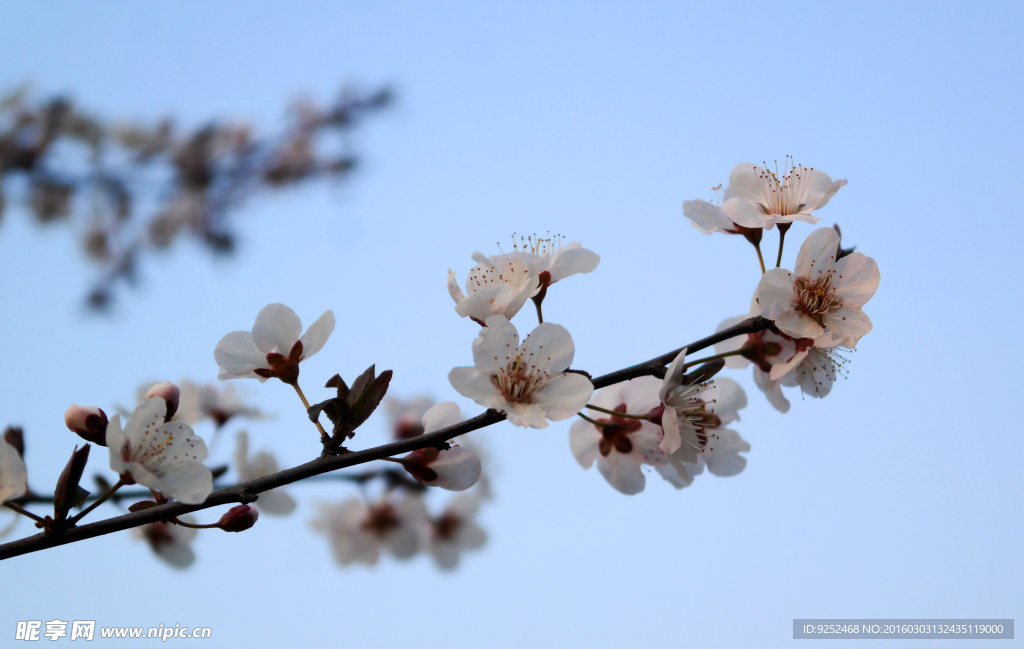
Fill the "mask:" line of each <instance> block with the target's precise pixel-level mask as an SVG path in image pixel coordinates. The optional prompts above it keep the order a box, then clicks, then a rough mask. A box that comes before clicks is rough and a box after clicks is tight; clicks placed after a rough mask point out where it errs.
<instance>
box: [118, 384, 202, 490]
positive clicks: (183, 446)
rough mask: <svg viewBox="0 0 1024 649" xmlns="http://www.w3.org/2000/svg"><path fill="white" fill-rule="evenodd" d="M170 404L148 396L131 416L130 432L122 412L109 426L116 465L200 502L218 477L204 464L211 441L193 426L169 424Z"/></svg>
mask: <svg viewBox="0 0 1024 649" xmlns="http://www.w3.org/2000/svg"><path fill="white" fill-rule="evenodd" d="M166 414H167V403H166V402H165V401H164V400H163V399H161V398H160V397H153V398H151V399H146V400H145V401H144V402H142V403H141V404H140V405H139V406H138V407H137V408H136V409H135V412H133V413H132V414H131V416H130V417H129V418H128V422H127V423H126V424H125V427H124V430H122V429H121V415H120V414H117V415H114V418H113V419H111V420H110V423H109V424H107V447H108V449H109V451H110V468H111V470H113V471H114V472H115V473H117V474H118V475H120V476H122V477H123V478H124V477H129V478H130V479H131V480H134V481H135V482H137V483H139V484H141V485H143V486H145V487H149V488H150V489H153V490H155V491H158V492H160V493H161V494H163V495H164V496H167V497H170V498H176V499H177V500H179V501H181V502H183V503H189V504H199V503H202V502H203V501H204V500H206V497H207V496H209V495H210V492H211V491H213V476H212V475H211V474H210V470H209V469H208V468H206V467H205V466H204V465H203V460H205V459H206V454H207V450H206V444H205V443H204V442H203V440H202V438H201V437H199V436H198V435H196V434H195V433H193V432H192V429H191V428H189V426H188V425H187V424H183V423H181V422H176V421H172V422H165V421H164V418H165V416H166Z"/></svg>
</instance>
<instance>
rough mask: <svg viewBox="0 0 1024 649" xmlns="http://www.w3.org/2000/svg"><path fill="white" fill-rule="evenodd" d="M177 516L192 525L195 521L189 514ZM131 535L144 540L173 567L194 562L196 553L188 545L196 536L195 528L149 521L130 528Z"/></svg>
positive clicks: (184, 565) (186, 566) (181, 567)
mask: <svg viewBox="0 0 1024 649" xmlns="http://www.w3.org/2000/svg"><path fill="white" fill-rule="evenodd" d="M179 518H180V519H181V520H182V521H184V522H186V523H190V524H192V525H195V523H196V519H195V518H194V517H193V516H191V515H189V514H185V515H184V516H179ZM132 536H133V537H134V538H137V539H142V540H144V541H146V543H148V544H149V547H150V549H151V550H153V552H155V553H156V556H158V557H160V558H161V559H163V560H164V562H166V563H167V564H168V565H170V566H172V567H174V568H180V569H184V568H188V567H189V566H191V565H192V564H193V563H195V560H196V555H195V552H193V551H192V548H191V547H190V546H191V544H192V540H193V539H195V538H196V530H194V529H192V528H191V527H182V526H181V525H175V524H174V523H149V524H147V525H143V526H142V527H136V528H134V529H132Z"/></svg>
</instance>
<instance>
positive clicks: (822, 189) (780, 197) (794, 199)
mask: <svg viewBox="0 0 1024 649" xmlns="http://www.w3.org/2000/svg"><path fill="white" fill-rule="evenodd" d="M788 163H789V159H788V158H787V167H788ZM783 174H784V175H783V176H782V178H779V177H778V175H777V174H775V173H773V172H771V171H768V170H767V169H765V168H763V167H761V166H758V165H756V164H753V163H750V162H741V163H740V164H738V165H736V166H735V167H733V170H732V173H730V174H729V190H730V191H731V193H732V196H731V197H730V198H728V200H726V201H725V202H724V203H722V211H723V212H724V213H725V215H726V216H727V217H728V218H729V219H730V220H732V221H733V222H734V223H737V224H738V225H742V226H745V227H748V228H765V229H767V230H770V229H772V228H773V227H774V226H775V224H776V223H792V222H793V221H806V222H808V223H811V224H814V223H817V222H818V221H820V220H821V219H819V218H818V217H816V216H814V215H813V214H812V212H814V210H817V209H821V208H822V207H825V205H826V204H827V203H828V202H829V200H831V199H832V197H833V196H834V195H835V193H836V192H837V191H839V190H840V188H842V187H843V186H844V185H846V180H845V179H840V180H836V181H834V182H833V181H832V178H830V177H829V175H828V174H826V173H825V172H823V171H820V170H818V169H814V168H812V167H805V166H803V165H797V166H795V167H793V168H791V169H788V172H783Z"/></svg>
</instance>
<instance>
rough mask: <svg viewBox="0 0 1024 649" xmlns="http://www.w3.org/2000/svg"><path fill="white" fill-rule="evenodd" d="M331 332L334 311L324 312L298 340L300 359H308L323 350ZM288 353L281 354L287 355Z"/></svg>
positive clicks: (332, 330)
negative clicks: (300, 352)
mask: <svg viewBox="0 0 1024 649" xmlns="http://www.w3.org/2000/svg"><path fill="white" fill-rule="evenodd" d="M332 332H334V311H330V310H328V311H324V314H323V315H322V316H320V317H319V318H317V319H316V322H314V323H313V324H311V325H309V329H306V333H304V334H302V338H299V340H301V341H302V358H303V359H306V358H309V357H310V356H312V355H313V354H315V353H317V352H318V351H320V350H321V349H323V348H324V345H325V344H327V339H328V338H330V337H331V333H332ZM288 351H291V350H290V349H289V350H288ZM288 351H285V352H283V353H285V354H287V353H288Z"/></svg>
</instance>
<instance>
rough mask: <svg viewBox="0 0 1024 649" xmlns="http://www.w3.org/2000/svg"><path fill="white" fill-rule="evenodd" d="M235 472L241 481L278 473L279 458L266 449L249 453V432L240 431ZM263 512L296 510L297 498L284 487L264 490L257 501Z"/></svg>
mask: <svg viewBox="0 0 1024 649" xmlns="http://www.w3.org/2000/svg"><path fill="white" fill-rule="evenodd" d="M234 460H235V472H236V473H238V481H239V482H249V481H250V480H256V479H258V478H262V477H264V476H268V475H271V474H273V473H277V472H278V470H279V467H278V464H277V458H275V457H274V456H273V455H271V454H270V453H267V452H266V451H260V452H259V453H255V454H253V455H251V456H250V455H249V433H247V432H245V431H244V430H243V431H239V433H238V435H236V436H235V455H234ZM256 507H257V508H259V510H260V511H261V512H264V513H266V514H270V515H271V516H286V515H288V514H290V513H292V512H293V511H295V499H294V498H292V497H291V496H289V495H288V493H287V492H286V491H285V490H284V487H278V488H277V489H271V490H270V491H264V492H263V493H261V494H260V495H259V498H258V500H257V501H256Z"/></svg>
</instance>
